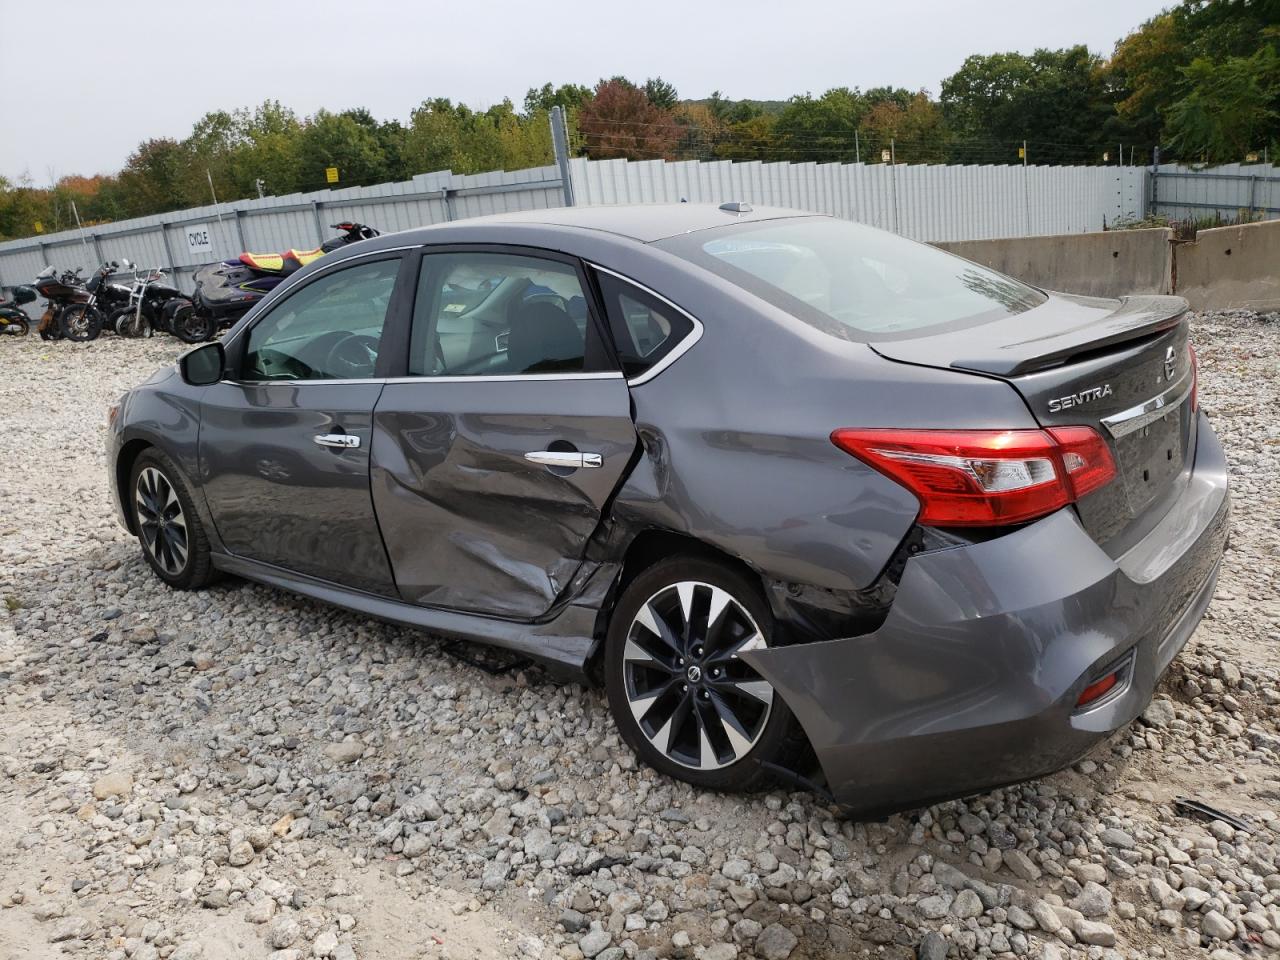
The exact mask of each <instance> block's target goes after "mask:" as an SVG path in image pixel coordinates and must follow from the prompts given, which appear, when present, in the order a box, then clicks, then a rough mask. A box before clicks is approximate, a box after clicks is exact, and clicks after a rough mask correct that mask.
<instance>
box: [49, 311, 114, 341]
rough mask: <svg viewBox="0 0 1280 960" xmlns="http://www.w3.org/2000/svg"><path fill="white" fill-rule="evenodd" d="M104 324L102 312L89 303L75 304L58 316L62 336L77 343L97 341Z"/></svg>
mask: <svg viewBox="0 0 1280 960" xmlns="http://www.w3.org/2000/svg"><path fill="white" fill-rule="evenodd" d="M102 323H103V316H102V311H100V310H99V309H98V308H97V307H91V306H89V305H88V304H87V303H73V304H71V305H70V306H68V307H64V308H63V310H62V313H60V314H59V315H58V329H59V330H61V331H62V336H63V337H64V338H65V339H67V340H71V341H74V342H75V343H87V342H88V341H90V340H97V339H98V334H100V333H102Z"/></svg>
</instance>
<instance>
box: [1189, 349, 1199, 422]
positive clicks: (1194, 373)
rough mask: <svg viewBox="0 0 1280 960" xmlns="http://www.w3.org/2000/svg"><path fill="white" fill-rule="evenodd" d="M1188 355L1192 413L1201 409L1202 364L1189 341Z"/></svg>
mask: <svg viewBox="0 0 1280 960" xmlns="http://www.w3.org/2000/svg"><path fill="white" fill-rule="evenodd" d="M1187 353H1188V354H1190V356H1191V412H1192V413H1195V412H1196V411H1197V410H1199V409H1200V396H1199V394H1200V362H1199V361H1198V360H1196V348H1195V347H1193V346H1192V345H1191V341H1189V340H1188V341H1187Z"/></svg>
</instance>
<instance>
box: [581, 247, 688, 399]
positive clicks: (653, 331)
mask: <svg viewBox="0 0 1280 960" xmlns="http://www.w3.org/2000/svg"><path fill="white" fill-rule="evenodd" d="M597 276H598V277H599V280H600V292H601V293H602V294H603V295H604V305H605V310H606V311H607V312H608V314H609V328H610V331H611V332H612V333H613V342H614V345H615V346H616V347H617V351H618V360H619V361H620V362H621V364H622V372H623V374H624V375H625V376H626V377H627V378H628V379H633V378H635V377H638V376H640V375H642V374H644V373H646V372H648V371H649V370H651V369H653V367H655V366H656V365H657V364H659V363H660V362H662V360H663V359H664V358H666V357H667V356H668V355H669V354H670V353H671V352H672V351H673V350H675V349H676V348H677V347H678V346H679V345H680V343H681V341H683V340H684V339H685V338H686V337H688V336H689V334H691V333H692V332H693V321H691V320H690V319H689V318H688V317H686V316H685V315H684V314H683V313H681V312H680V311H678V310H675V309H673V308H672V307H671V306H670V305H669V304H666V303H663V302H662V301H661V300H659V299H658V298H656V297H654V296H652V295H650V294H648V293H645V292H644V291H643V290H641V289H639V288H638V287H636V286H634V285H633V284H630V283H627V282H626V281H625V280H621V279H619V278H618V277H615V276H613V275H612V274H608V273H603V272H600V273H597Z"/></svg>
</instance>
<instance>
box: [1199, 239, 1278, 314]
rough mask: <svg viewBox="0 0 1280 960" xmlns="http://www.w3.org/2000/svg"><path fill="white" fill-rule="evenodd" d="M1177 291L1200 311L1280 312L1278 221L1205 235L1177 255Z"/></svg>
mask: <svg viewBox="0 0 1280 960" xmlns="http://www.w3.org/2000/svg"><path fill="white" fill-rule="evenodd" d="M1174 263H1175V265H1176V272H1175V287H1176V290H1177V293H1178V295H1179V296H1183V297H1186V298H1187V300H1188V302H1190V304H1191V306H1192V307H1193V308H1194V309H1197V310H1205V309H1226V308H1230V307H1239V308H1242V309H1248V310H1258V311H1263V312H1265V311H1270V310H1280V220H1267V221H1264V222H1262V223H1249V224H1245V225H1243V226H1239V227H1215V228H1214V229H1212V230H1201V231H1200V232H1199V233H1198V234H1197V236H1196V239H1195V241H1194V242H1193V243H1179V244H1177V245H1176V246H1175V249H1174Z"/></svg>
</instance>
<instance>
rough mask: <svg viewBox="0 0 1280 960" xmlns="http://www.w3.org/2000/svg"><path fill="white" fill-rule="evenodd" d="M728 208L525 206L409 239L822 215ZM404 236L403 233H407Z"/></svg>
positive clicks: (654, 232)
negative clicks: (479, 230) (476, 231)
mask: <svg viewBox="0 0 1280 960" xmlns="http://www.w3.org/2000/svg"><path fill="white" fill-rule="evenodd" d="M742 206H745V207H746V209H745V210H742V211H739V210H736V209H730V210H726V209H724V208H722V207H721V206H717V205H716V204H713V203H633V204H618V205H602V206H590V207H549V208H547V209H545V210H521V211H518V212H512V213H499V214H493V215H491V216H487V217H468V218H467V219H465V220H457V221H453V222H452V223H441V224H436V225H434V226H430V227H423V228H421V229H420V230H413V231H407V233H408V234H409V236H408V239H411V240H417V239H418V237H417V235H418V234H422V235H423V236H422V242H424V243H426V242H431V241H436V242H439V240H440V234H441V233H447V232H450V231H451V230H456V229H459V228H467V229H471V228H475V227H483V226H488V225H494V226H500V225H505V224H513V225H514V224H531V225H533V224H536V225H540V226H547V227H569V228H573V229H577V230H599V231H603V232H605V233H612V234H616V235H618V236H622V237H628V238H630V239H632V240H638V241H639V242H641V243H652V242H654V241H655V240H664V239H666V238H667V237H674V236H676V235H678V234H682V233H693V232H694V231H697V230H710V229H711V228H713V227H723V226H726V225H728V224H731V223H744V222H750V221H754V220H777V219H779V218H782V217H812V216H817V214H813V213H807V212H805V211H803V210H788V209H786V208H785V207H750V206H748V205H745V204H743V205H742ZM402 236H403V234H402Z"/></svg>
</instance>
